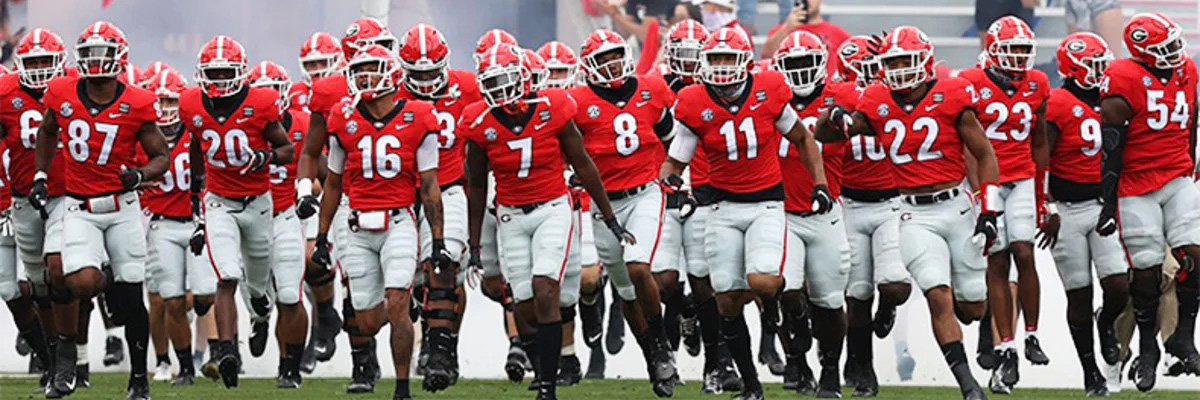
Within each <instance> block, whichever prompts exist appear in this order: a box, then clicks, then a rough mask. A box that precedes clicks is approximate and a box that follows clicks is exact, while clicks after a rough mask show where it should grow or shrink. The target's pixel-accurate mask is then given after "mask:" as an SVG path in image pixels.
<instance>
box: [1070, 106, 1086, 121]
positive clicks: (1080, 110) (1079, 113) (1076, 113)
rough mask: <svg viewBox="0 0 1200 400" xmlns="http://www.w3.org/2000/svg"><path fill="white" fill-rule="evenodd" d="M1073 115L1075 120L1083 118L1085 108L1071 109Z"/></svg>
mask: <svg viewBox="0 0 1200 400" xmlns="http://www.w3.org/2000/svg"><path fill="white" fill-rule="evenodd" d="M1071 115H1074V116H1075V118H1079V117H1082V116H1083V107H1080V106H1075V108H1072V109H1071Z"/></svg>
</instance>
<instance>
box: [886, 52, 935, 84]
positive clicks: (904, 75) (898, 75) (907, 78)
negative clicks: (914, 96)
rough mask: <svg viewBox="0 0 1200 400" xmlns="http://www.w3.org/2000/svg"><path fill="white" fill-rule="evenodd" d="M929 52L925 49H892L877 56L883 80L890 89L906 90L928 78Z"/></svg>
mask: <svg viewBox="0 0 1200 400" xmlns="http://www.w3.org/2000/svg"><path fill="white" fill-rule="evenodd" d="M929 57H930V54H929V52H928V51H925V50H902V51H893V52H889V53H886V54H883V55H880V56H879V62H880V64H881V65H880V66H881V68H882V69H883V82H884V84H886V85H887V86H888V87H889V88H891V89H892V90H908V89H912V88H915V87H917V86H918V85H920V84H922V83H925V82H926V81H927V80H929V71H928V70H926V67H925V66H926V64H928V63H929Z"/></svg>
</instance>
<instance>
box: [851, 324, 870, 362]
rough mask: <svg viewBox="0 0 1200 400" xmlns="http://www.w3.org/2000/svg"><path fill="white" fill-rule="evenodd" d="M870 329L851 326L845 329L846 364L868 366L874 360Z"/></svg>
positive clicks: (868, 327)
mask: <svg viewBox="0 0 1200 400" xmlns="http://www.w3.org/2000/svg"><path fill="white" fill-rule="evenodd" d="M872 345H873V343H872V342H871V327H870V326H869V325H868V326H858V327H855V326H851V327H848V328H847V329H846V362H847V363H850V364H855V363H857V364H866V365H870V363H871V362H872V360H874V358H873V357H874V354H873V353H874V351H873V349H872Z"/></svg>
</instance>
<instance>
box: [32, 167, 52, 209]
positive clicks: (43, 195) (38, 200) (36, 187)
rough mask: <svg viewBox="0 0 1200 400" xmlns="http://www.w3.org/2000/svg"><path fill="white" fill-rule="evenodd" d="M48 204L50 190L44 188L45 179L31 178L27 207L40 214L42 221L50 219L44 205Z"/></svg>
mask: <svg viewBox="0 0 1200 400" xmlns="http://www.w3.org/2000/svg"><path fill="white" fill-rule="evenodd" d="M49 203H50V190H49V189H47V188H46V178H44V177H35V178H33V187H32V188H30V189H29V206H31V207H33V209H35V210H38V211H39V212H41V213H42V219H47V218H50V216H49V214H47V212H46V205H47V204H49Z"/></svg>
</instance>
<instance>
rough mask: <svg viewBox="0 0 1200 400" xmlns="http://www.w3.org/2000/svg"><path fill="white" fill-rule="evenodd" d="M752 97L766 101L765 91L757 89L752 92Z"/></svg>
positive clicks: (760, 101) (759, 100)
mask: <svg viewBox="0 0 1200 400" xmlns="http://www.w3.org/2000/svg"><path fill="white" fill-rule="evenodd" d="M754 99H755V100H758V102H759V103H762V102H764V101H767V91H766V90H759V91H757V92H754Z"/></svg>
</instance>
